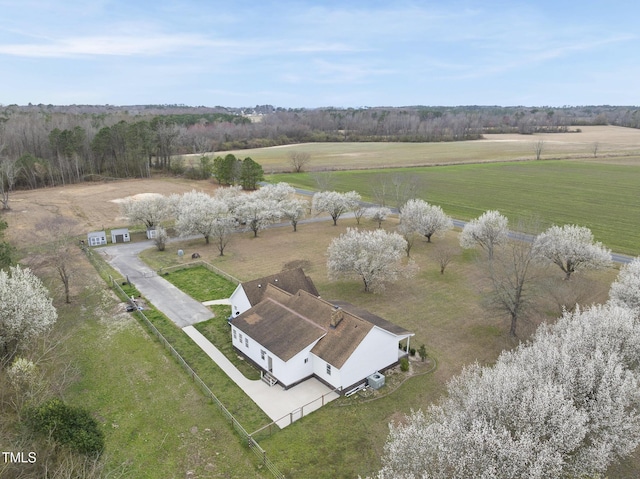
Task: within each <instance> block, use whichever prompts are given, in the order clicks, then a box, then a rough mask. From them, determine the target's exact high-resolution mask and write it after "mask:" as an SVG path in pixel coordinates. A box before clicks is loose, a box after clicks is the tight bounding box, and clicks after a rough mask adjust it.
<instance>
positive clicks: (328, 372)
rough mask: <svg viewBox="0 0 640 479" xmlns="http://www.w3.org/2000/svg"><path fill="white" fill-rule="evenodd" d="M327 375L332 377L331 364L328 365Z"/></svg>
mask: <svg viewBox="0 0 640 479" xmlns="http://www.w3.org/2000/svg"><path fill="white" fill-rule="evenodd" d="M327 374H328V375H329V376H331V364H329V363H327Z"/></svg>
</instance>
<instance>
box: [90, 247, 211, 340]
mask: <svg viewBox="0 0 640 479" xmlns="http://www.w3.org/2000/svg"><path fill="white" fill-rule="evenodd" d="M182 239H184V238H182ZM151 247H153V241H151V240H149V241H144V242H141V243H125V244H122V243H120V244H117V245H115V246H105V247H103V248H96V251H97V252H99V253H100V254H101V255H102V256H104V257H105V259H106V261H107V262H108V263H109V264H110V265H111V266H113V267H114V268H115V269H117V270H118V271H120V273H121V274H122V275H123V276H124V277H128V278H129V279H130V280H131V282H133V283H134V284H135V286H136V288H138V291H140V293H141V294H142V295H143V296H144V297H145V298H146V299H147V300H149V302H151V303H152V304H153V305H154V306H155V307H156V308H158V309H159V310H160V311H162V312H163V313H164V314H165V315H166V316H167V317H168V318H169V319H171V320H172V321H173V322H174V323H176V325H178V326H179V327H180V328H184V327H185V326H191V325H193V324H195V323H200V322H202V321H206V320H207V319H211V318H213V313H212V312H211V310H210V309H209V308H207V307H206V306H203V305H202V304H200V303H198V302H197V301H194V300H193V299H192V298H191V297H190V296H188V295H187V294H185V293H183V292H182V291H180V290H179V289H178V288H176V287H175V286H174V285H172V284H171V283H169V282H168V281H166V280H165V279H163V278H161V277H160V276H158V275H157V273H156V272H155V271H154V270H153V269H151V268H150V267H149V266H147V265H146V264H144V263H143V262H142V260H141V259H140V258H138V254H140V252H141V251H143V250H145V249H148V248H151Z"/></svg>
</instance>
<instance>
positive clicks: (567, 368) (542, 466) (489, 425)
mask: <svg viewBox="0 0 640 479" xmlns="http://www.w3.org/2000/svg"><path fill="white" fill-rule="evenodd" d="M638 351H640V323H638V322H637V320H636V319H635V318H634V315H633V314H632V313H631V312H630V311H629V310H628V309H623V308H617V307H614V306H610V305H609V306H594V307H592V308H590V309H588V310H586V311H584V312H581V311H576V312H575V313H565V315H564V316H563V317H562V318H561V319H560V320H559V321H558V322H557V323H556V325H554V326H542V327H541V328H540V329H539V330H538V332H537V333H536V335H535V337H534V339H533V341H532V342H530V343H527V344H523V345H521V346H520V347H519V348H518V349H516V350H515V351H510V352H505V353H503V354H502V355H501V356H500V358H499V359H498V361H497V362H496V364H495V365H494V366H492V367H480V366H478V365H476V366H474V367H471V368H469V369H467V370H465V371H464V372H463V373H462V374H461V375H460V376H458V377H456V378H454V379H453V380H451V381H450V383H449V384H448V395H447V398H446V399H444V400H443V401H442V402H441V403H440V404H438V405H435V406H432V407H431V408H430V409H429V410H428V412H427V413H426V414H424V413H422V412H421V411H418V412H412V413H411V414H410V415H409V416H408V417H407V420H406V423H405V425H396V424H392V425H390V434H389V437H388V439H387V443H386V445H385V454H384V457H383V468H382V470H381V471H380V473H379V475H378V477H379V478H394V479H395V478H417V477H421V478H431V479H436V478H438V479H440V478H441V479H445V478H446V479H466V478H470V477H486V478H496V479H501V478H514V479H515V478H523V477H526V478H534V479H547V478H558V479H559V478H564V477H599V474H602V473H604V472H605V471H606V469H607V467H608V466H609V465H610V464H611V463H613V462H615V461H617V460H618V459H620V458H622V457H625V456H627V455H629V454H631V453H632V452H633V450H634V449H635V448H636V446H637V445H638V443H639V442H640V414H639V413H640V409H639V406H640V388H639V382H640V371H639V370H638V368H637V366H636V365H637V361H638V356H639V355H638Z"/></svg>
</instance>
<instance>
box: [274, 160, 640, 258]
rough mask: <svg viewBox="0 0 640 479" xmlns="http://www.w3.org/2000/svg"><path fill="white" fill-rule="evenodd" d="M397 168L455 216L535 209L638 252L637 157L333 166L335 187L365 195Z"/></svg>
mask: <svg viewBox="0 0 640 479" xmlns="http://www.w3.org/2000/svg"><path fill="white" fill-rule="evenodd" d="M397 173H405V174H409V175H411V176H412V177H414V178H416V179H417V180H418V182H419V185H420V186H419V192H418V196H419V197H421V198H423V199H425V200H427V201H428V202H430V203H434V204H438V205H440V206H442V208H443V209H444V210H445V211H446V212H447V213H448V214H450V215H451V216H453V217H454V218H459V219H464V220H468V219H471V218H475V217H477V216H480V215H481V214H482V213H483V212H484V211H486V210H489V209H497V210H500V212H502V213H503V214H505V215H506V216H507V217H509V218H510V219H511V220H515V219H516V218H521V217H531V216H535V217H537V218H538V219H539V220H540V222H541V223H542V225H543V226H544V227H546V226H549V225H551V224H565V223H575V224H579V225H582V226H587V227H589V228H591V230H592V231H593V233H594V235H595V237H596V240H598V241H601V242H602V243H604V244H605V245H606V246H607V247H609V248H611V249H612V250H613V251H616V252H619V253H626V254H630V255H633V256H635V255H638V254H640V228H638V223H639V221H640V188H639V187H640V165H619V164H608V163H597V162H578V161H538V162H520V163H491V164H475V165H457V166H439V167H423V168H400V169H394V170H367V171H338V172H333V173H331V174H332V175H333V180H334V183H333V188H334V189H336V190H339V191H348V190H356V191H358V192H360V193H361V194H362V195H363V197H365V198H367V199H371V198H372V186H371V185H373V184H375V182H376V179H377V178H379V177H380V176H381V175H393V174H397ZM269 181H272V182H277V181H286V182H289V183H291V184H293V185H296V186H300V187H303V188H311V189H313V188H315V187H316V185H315V181H314V179H313V177H312V176H311V175H309V174H281V175H271V176H270V177H269Z"/></svg>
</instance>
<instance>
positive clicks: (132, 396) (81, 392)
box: [58, 290, 270, 479]
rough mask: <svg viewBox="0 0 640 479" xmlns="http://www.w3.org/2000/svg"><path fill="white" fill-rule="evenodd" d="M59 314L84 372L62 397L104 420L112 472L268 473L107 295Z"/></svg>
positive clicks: (97, 294)
mask: <svg viewBox="0 0 640 479" xmlns="http://www.w3.org/2000/svg"><path fill="white" fill-rule="evenodd" d="M58 313H59V315H60V317H59V325H58V327H61V328H65V329H68V330H69V331H73V334H71V335H70V336H69V338H68V340H67V341H66V342H65V348H66V350H67V351H68V354H70V355H71V356H72V357H74V358H75V360H74V364H75V365H76V366H77V367H78V368H79V371H80V379H79V381H78V382H76V383H75V384H74V385H73V386H72V387H71V388H70V389H68V390H67V391H66V392H65V393H64V397H65V400H66V401H68V402H69V403H70V404H77V405H81V406H83V407H85V408H87V409H89V410H90V411H91V412H92V413H93V415H94V417H95V418H96V419H97V420H98V421H99V423H100V426H101V428H102V430H103V431H104V433H105V439H106V451H105V455H104V461H105V462H106V466H107V470H109V471H112V472H114V471H118V472H124V474H125V475H124V476H123V477H135V478H139V479H156V478H157V479H165V478H178V477H185V474H186V473H187V471H194V473H195V474H196V476H197V477H234V478H243V477H255V478H265V477H270V476H269V475H268V474H264V473H263V472H261V471H259V466H258V465H257V461H255V460H254V457H253V455H252V454H251V453H250V452H249V450H248V449H246V447H245V446H244V445H243V444H242V441H241V439H240V438H239V437H238V436H237V435H236V434H235V433H234V432H233V429H232V428H231V426H230V425H229V423H228V421H227V420H226V418H225V417H224V416H223V415H222V414H221V413H220V411H219V410H218V409H217V408H216V407H215V406H214V405H213V404H212V403H211V402H210V401H208V400H207V399H206V398H205V396H204V395H203V394H202V393H201V391H200V390H199V389H198V388H197V386H196V385H195V383H193V381H192V380H191V379H190V378H189V377H188V376H187V375H186V374H185V373H184V371H183V370H182V368H181V367H180V366H179V365H178V364H177V363H176V362H175V361H174V360H173V359H172V358H171V357H170V356H168V353H167V352H166V351H165V350H164V349H163V348H162V346H161V345H160V344H159V343H158V342H157V341H155V340H154V339H153V338H152V337H151V336H150V335H149V334H148V333H147V331H145V330H144V329H143V328H142V327H141V326H140V324H139V323H138V322H137V321H136V320H135V319H134V317H133V316H132V315H131V314H130V313H125V312H122V311H121V309H119V303H118V302H117V301H116V300H114V298H113V297H112V296H111V295H110V294H109V293H107V292H106V291H99V290H96V291H94V292H93V293H92V294H91V295H87V296H86V297H85V298H84V299H83V300H82V303H80V302H74V303H73V304H71V305H64V306H62V305H61V306H60V307H59V309H58ZM109 477H111V476H109ZM114 477H121V476H119V475H117V474H116V475H114Z"/></svg>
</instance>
